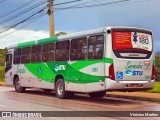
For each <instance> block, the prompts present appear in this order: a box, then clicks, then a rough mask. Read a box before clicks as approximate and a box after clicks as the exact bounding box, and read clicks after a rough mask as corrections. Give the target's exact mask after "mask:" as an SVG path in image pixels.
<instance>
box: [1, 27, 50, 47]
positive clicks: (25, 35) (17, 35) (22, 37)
mask: <svg viewBox="0 0 160 120" xmlns="http://www.w3.org/2000/svg"><path fill="white" fill-rule="evenodd" d="M11 31H15V29H12V30H11ZM0 35H1V34H0ZM3 35H4V34H3ZM3 35H1V36H3ZM1 36H0V37H1ZM47 37H49V31H33V30H18V31H16V32H14V33H13V34H10V35H8V36H6V37H2V38H0V48H5V47H8V46H10V45H15V44H17V43H21V42H26V41H32V40H37V39H43V38H47Z"/></svg>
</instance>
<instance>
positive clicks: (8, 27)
mask: <svg viewBox="0 0 160 120" xmlns="http://www.w3.org/2000/svg"><path fill="white" fill-rule="evenodd" d="M45 9H46V7H45V8H42V9H40V10H38V11H37V12H35V13H34V14H32V15H30V16H28V17H27V18H24V19H22V20H21V21H19V22H17V23H15V24H13V25H10V26H6V27H5V28H4V29H3V30H1V31H0V33H3V32H6V31H8V30H10V29H11V28H15V27H16V26H18V25H20V24H22V23H24V22H26V21H29V20H32V18H33V17H34V16H35V15H36V14H39V13H41V12H43V11H44V10H45ZM45 12H46V11H45Z"/></svg>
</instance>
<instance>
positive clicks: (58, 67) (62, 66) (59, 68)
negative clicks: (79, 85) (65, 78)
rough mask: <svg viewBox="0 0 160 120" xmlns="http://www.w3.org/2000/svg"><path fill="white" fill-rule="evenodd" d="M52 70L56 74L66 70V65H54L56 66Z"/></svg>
mask: <svg viewBox="0 0 160 120" xmlns="http://www.w3.org/2000/svg"><path fill="white" fill-rule="evenodd" d="M54 70H55V71H56V72H58V71H60V70H66V65H58V64H56V65H55V66H54Z"/></svg>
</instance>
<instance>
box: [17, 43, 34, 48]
mask: <svg viewBox="0 0 160 120" xmlns="http://www.w3.org/2000/svg"><path fill="white" fill-rule="evenodd" d="M33 45H35V41H30V42H24V43H19V44H18V45H17V47H19V48H20V47H27V46H33Z"/></svg>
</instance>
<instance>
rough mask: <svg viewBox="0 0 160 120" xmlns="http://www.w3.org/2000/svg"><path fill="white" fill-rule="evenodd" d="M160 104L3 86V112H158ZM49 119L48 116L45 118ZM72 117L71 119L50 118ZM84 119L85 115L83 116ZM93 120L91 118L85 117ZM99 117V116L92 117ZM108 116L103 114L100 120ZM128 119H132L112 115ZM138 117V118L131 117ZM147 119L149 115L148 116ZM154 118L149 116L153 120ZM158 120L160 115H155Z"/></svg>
mask: <svg viewBox="0 0 160 120" xmlns="http://www.w3.org/2000/svg"><path fill="white" fill-rule="evenodd" d="M158 110H160V104H159V103H156V102H147V101H141V100H131V99H121V98H113V97H105V98H102V99H90V98H89V97H88V96H87V95H81V94H77V95H76V96H75V97H74V99H66V100H61V99H57V98H56V96H55V93H54V92H51V93H44V92H43V91H42V90H38V89H34V90H33V89H32V90H31V89H29V90H27V91H26V92H25V93H17V92H15V91H14V88H11V87H0V111H158ZM43 119H46V118H43ZM47 119H58V120H59V119H65V120H66V119H69V120H70V119H71V118H58V117H54V118H47ZM72 119H73V118H72ZM79 119H82V118H79ZM85 119H91V118H85ZM92 119H93V120H94V119H95V120H97V118H94V117H93V118H92ZM101 119H102V120H103V119H108V118H102V117H99V118H98V120H101ZM109 119H111V120H116V119H126V120H127V119H128V118H117V117H114V118H109ZM130 119H134V120H136V118H130ZM144 119H145V120H146V118H144ZM149 119H150V118H148V120H149ZM154 119H155V120H156V119H157V120H158V118H154Z"/></svg>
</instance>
